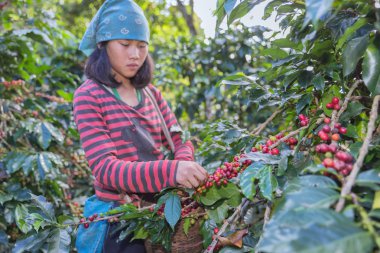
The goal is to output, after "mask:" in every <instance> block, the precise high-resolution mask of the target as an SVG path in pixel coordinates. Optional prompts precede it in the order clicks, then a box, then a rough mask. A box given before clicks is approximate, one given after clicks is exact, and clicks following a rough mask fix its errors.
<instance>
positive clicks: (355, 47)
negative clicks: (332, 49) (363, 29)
mask: <svg viewBox="0 0 380 253" xmlns="http://www.w3.org/2000/svg"><path fill="white" fill-rule="evenodd" d="M368 41H369V38H368V34H366V35H364V36H361V37H356V38H353V39H352V40H350V41H349V42H348V43H347V45H346V47H345V48H344V50H343V75H344V76H348V75H349V74H351V73H352V72H353V71H354V70H355V69H356V65H357V63H358V62H359V60H360V59H361V58H362V56H363V54H364V52H366V49H367V46H368Z"/></svg>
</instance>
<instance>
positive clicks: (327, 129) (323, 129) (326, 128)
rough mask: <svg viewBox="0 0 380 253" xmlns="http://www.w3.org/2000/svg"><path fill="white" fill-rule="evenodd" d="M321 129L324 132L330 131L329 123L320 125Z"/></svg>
mask: <svg viewBox="0 0 380 253" xmlns="http://www.w3.org/2000/svg"><path fill="white" fill-rule="evenodd" d="M322 131H323V132H325V133H330V131H331V128H330V126H329V125H324V126H323V127H322Z"/></svg>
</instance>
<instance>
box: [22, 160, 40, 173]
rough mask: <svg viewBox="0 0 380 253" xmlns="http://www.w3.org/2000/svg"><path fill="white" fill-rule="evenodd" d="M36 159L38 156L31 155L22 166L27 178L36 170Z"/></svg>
mask: <svg viewBox="0 0 380 253" xmlns="http://www.w3.org/2000/svg"><path fill="white" fill-rule="evenodd" d="M36 158H37V156H36V155H30V156H28V157H27V158H26V159H25V161H24V163H23V164H22V170H23V172H24V174H25V176H27V175H29V173H30V172H31V171H32V169H33V168H34V166H35V164H36Z"/></svg>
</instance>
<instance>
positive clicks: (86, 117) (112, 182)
mask: <svg viewBox="0 0 380 253" xmlns="http://www.w3.org/2000/svg"><path fill="white" fill-rule="evenodd" d="M148 88H149V89H150V90H151V91H152V93H153V94H154V96H155V98H156V100H157V104H158V106H159V108H160V111H161V113H162V115H163V117H164V119H165V122H166V125H167V127H168V129H171V127H172V126H176V125H178V122H177V119H176V117H175V115H174V114H173V113H172V111H171V110H170V108H169V106H168V104H167V102H166V101H165V99H163V97H162V94H161V92H160V91H159V90H158V89H157V88H155V87H154V86H153V85H151V84H150V85H149V86H148ZM73 106H74V120H75V123H76V125H77V127H78V131H79V134H80V140H81V144H82V148H83V149H84V152H85V155H86V159H87V161H88V164H89V166H90V168H91V170H92V174H93V176H94V188H95V194H96V195H97V196H98V197H99V198H100V199H102V200H106V201H122V197H123V194H122V193H154V192H159V191H161V190H162V189H163V188H165V187H174V186H176V185H177V183H176V180H175V178H176V171H177V166H178V161H179V160H185V161H193V160H194V148H193V145H192V144H191V142H190V141H186V142H185V143H182V139H181V132H174V131H171V132H170V134H171V137H172V139H173V142H174V145H175V150H176V152H175V154H174V160H164V154H163V153H162V150H161V147H162V146H163V145H164V146H165V147H166V148H167V149H170V147H169V144H168V141H167V140H166V138H165V135H164V133H163V130H162V128H161V124H160V120H159V116H158V114H157V111H156V109H155V107H154V105H153V104H152V103H151V101H150V99H149V97H148V95H145V93H144V92H142V99H141V101H140V102H139V104H138V105H136V106H129V105H128V104H126V103H125V102H123V101H120V100H118V99H116V97H115V96H114V95H113V94H112V93H110V92H109V91H108V90H107V89H106V88H105V87H104V86H103V85H100V84H97V83H95V82H94V81H92V80H90V79H88V80H86V81H85V82H84V83H83V84H82V85H81V86H80V87H79V88H78V89H77V90H76V91H75V93H74V102H73Z"/></svg>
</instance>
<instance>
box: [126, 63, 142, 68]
mask: <svg viewBox="0 0 380 253" xmlns="http://www.w3.org/2000/svg"><path fill="white" fill-rule="evenodd" d="M127 67H128V68H132V69H136V68H138V67H139V65H138V64H127Z"/></svg>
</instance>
